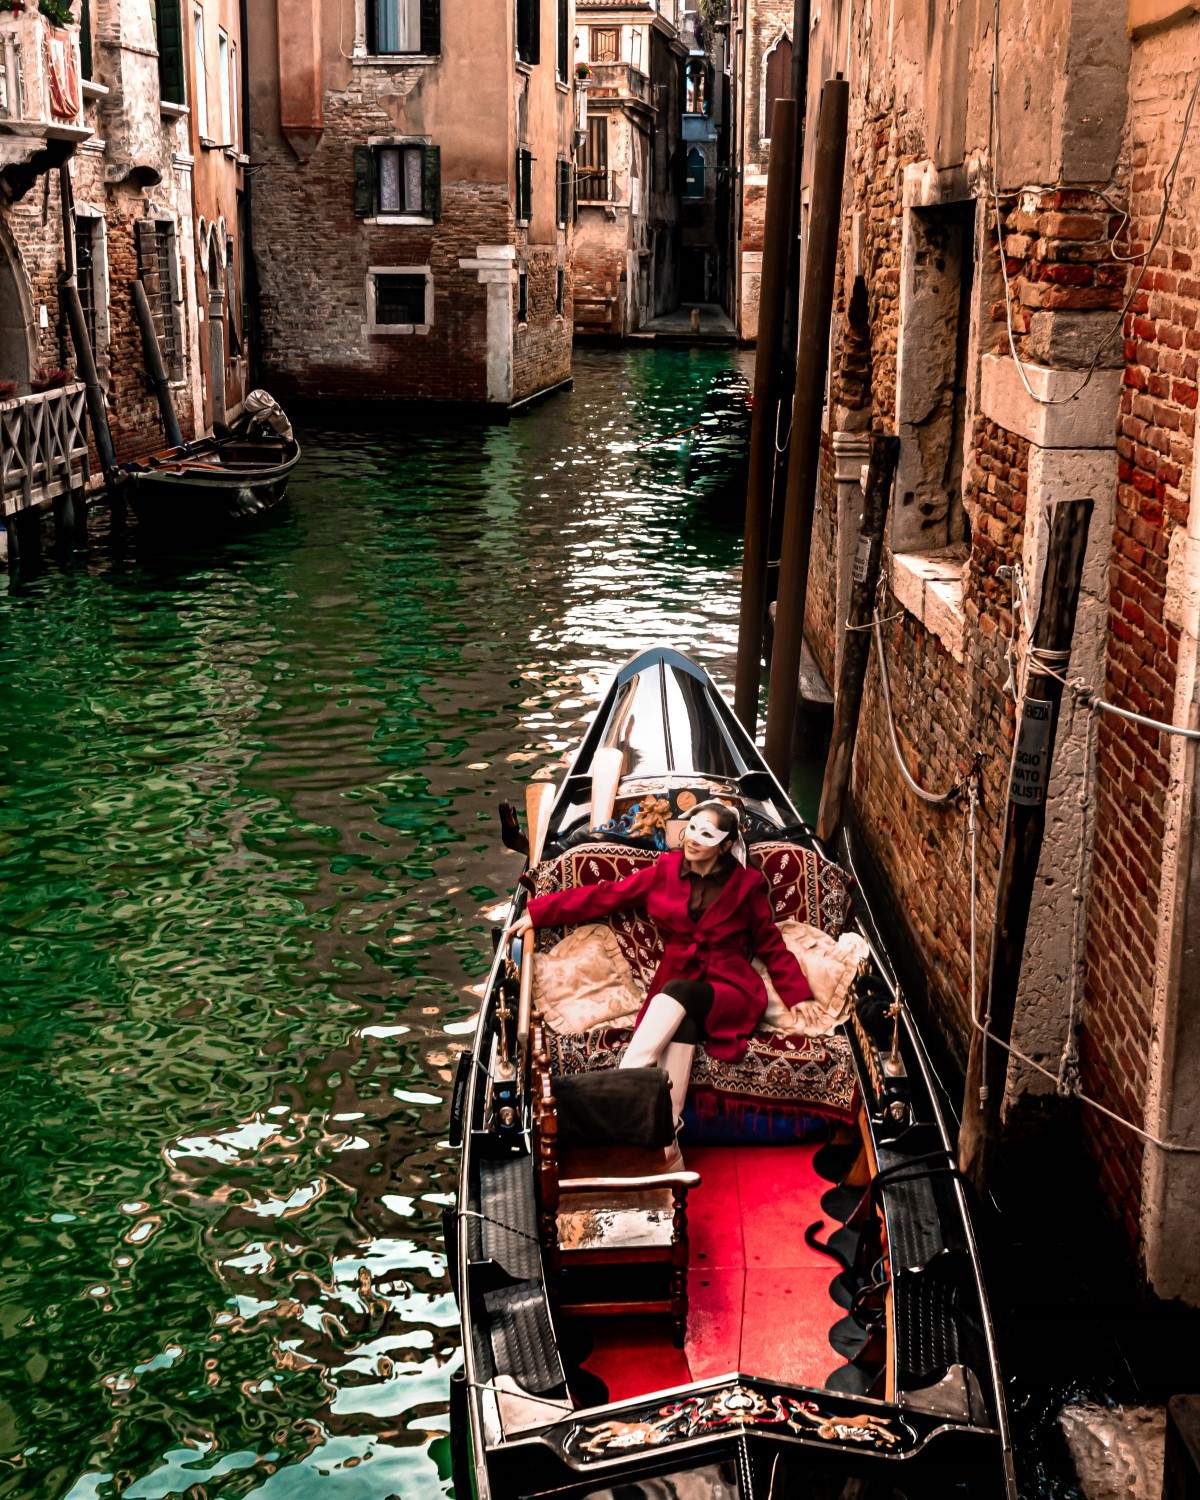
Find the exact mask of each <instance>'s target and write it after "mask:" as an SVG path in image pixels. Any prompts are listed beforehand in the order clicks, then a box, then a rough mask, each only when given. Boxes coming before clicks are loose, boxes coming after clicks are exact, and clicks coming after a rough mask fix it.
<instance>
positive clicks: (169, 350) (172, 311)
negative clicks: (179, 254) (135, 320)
mask: <svg viewBox="0 0 1200 1500" xmlns="http://www.w3.org/2000/svg"><path fill="white" fill-rule="evenodd" d="M154 254H155V259H156V261H157V265H158V289H159V305H160V309H161V312H162V330H163V359H164V360H165V362H166V366H167V369H168V370H169V371H170V372H171V374H172V375H173V376H174V375H176V373H177V372H178V371H180V370H181V369H182V367H183V360H182V355H181V349H180V341H179V309H178V308H177V307H176V306H175V226H174V225H173V224H168V223H166V222H165V221H163V220H159V221H158V223H156V224H155V226H154Z"/></svg>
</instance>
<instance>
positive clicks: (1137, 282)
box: [988, 0, 1200, 406]
mask: <svg viewBox="0 0 1200 1500" xmlns="http://www.w3.org/2000/svg"><path fill="white" fill-rule="evenodd" d="M1197 98H1200V73H1198V74H1197V76H1196V80H1195V82H1194V83H1193V85H1192V92H1191V96H1190V97H1189V99H1188V104H1187V110H1186V112H1185V113H1184V117H1183V129H1182V130H1181V132H1180V135H1179V145H1178V146H1177V147H1176V149H1175V155H1174V157H1173V158H1172V160H1171V164H1170V166H1169V167H1168V168H1167V170H1166V172H1165V173H1164V174H1163V180H1162V189H1163V201H1162V207H1161V208H1160V209H1159V214H1158V220H1157V222H1156V224H1155V226H1154V232H1153V234H1152V235H1151V237H1150V242H1149V244H1148V245H1147V246H1146V249H1145V251H1144V252H1143V253H1142V254H1141V255H1132V256H1120V255H1118V256H1116V259H1118V260H1122V261H1126V262H1127V263H1133V262H1136V261H1138V260H1140V261H1141V269H1140V270H1139V271H1138V274H1137V276H1136V278H1135V279H1134V283H1133V286H1132V287H1131V288H1130V289H1129V295H1128V296H1127V297H1126V298H1125V302H1124V304H1123V306H1122V308H1121V311H1120V312H1119V313H1118V315H1117V320H1116V322H1115V323H1114V324H1113V326H1112V327H1111V328H1110V329H1109V331H1108V333H1106V334H1105V336H1104V337H1103V338H1102V339H1101V341H1100V343H1099V344H1098V345H1097V346H1096V350H1095V352H1094V353H1093V355H1092V358H1091V360H1090V361H1089V363H1088V365H1087V368H1086V369H1085V370H1084V373H1083V378H1082V379H1081V380H1080V382H1079V384H1078V385H1077V386H1076V387H1075V389H1074V390H1073V391H1070V392H1069V393H1068V394H1067V395H1065V396H1042V395H1039V394H1038V392H1037V391H1035V390H1034V388H1033V386H1032V385H1031V384H1030V381H1029V376H1028V375H1027V374H1026V371H1025V365H1024V363H1023V362H1022V360H1021V356H1020V354H1019V352H1018V350H1017V336H1016V330H1015V329H1014V327H1013V314H1012V291H1011V285H1010V281H1009V275H1008V257H1007V255H1005V253H1004V223H1003V218H1002V215H1001V211H1000V188H999V181H1000V172H999V158H1000V0H994V5H993V10H992V88H991V116H990V129H989V137H990V139H989V143H988V150H989V156H990V163H989V166H990V171H989V176H990V179H991V182H990V187H991V196H992V202H993V205H994V212H995V220H996V243H997V249H998V250H999V253H1000V275H1001V278H1002V279H1003V282H1004V322H1005V326H1006V329H1007V332H1008V347H1009V350H1010V352H1011V353H1012V357H1013V362H1014V364H1015V365H1016V367H1017V374H1018V375H1019V376H1020V378H1021V384H1022V385H1023V386H1024V387H1025V392H1026V394H1027V395H1028V396H1029V398H1030V400H1032V401H1036V402H1037V404H1038V405H1039V406H1065V405H1067V404H1068V402H1071V401H1074V400H1075V398H1076V397H1077V396H1079V395H1081V394H1082V393H1083V392H1084V391H1085V390H1086V389H1087V387H1088V386H1089V385H1090V384H1091V381H1092V377H1093V376H1094V375H1095V373H1096V371H1097V369H1098V368H1099V365H1100V359H1101V356H1102V355H1103V353H1104V351H1105V350H1106V349H1107V348H1108V346H1109V345H1110V344H1111V343H1112V341H1113V340H1114V339H1115V338H1116V337H1117V335H1118V334H1120V333H1121V332H1122V330H1123V329H1124V327H1125V319H1126V317H1127V316H1128V315H1129V309H1130V308H1131V307H1132V306H1133V301H1134V298H1135V297H1136V296H1137V294H1138V292H1140V291H1141V289H1142V282H1143V281H1144V280H1145V278H1146V272H1147V270H1148V269H1149V267H1150V257H1151V256H1152V255H1153V254H1154V252H1155V250H1156V249H1157V248H1158V242H1159V240H1160V239H1161V238H1162V234H1163V230H1164V229H1165V227H1166V222H1167V213H1168V210H1169V209H1170V206H1171V197H1172V195H1173V193H1174V191H1175V177H1176V174H1177V172H1178V170H1179V163H1180V160H1181V158H1182V156H1183V148H1184V145H1185V143H1186V142H1187V138H1188V133H1189V131H1190V130H1191V125H1192V115H1193V114H1194V112H1195V109H1196V101H1197ZM1098 196H1101V197H1103V196H1104V195H1103V194H1100V195H1098ZM1106 201H1107V199H1106ZM1121 212H1124V213H1125V217H1126V220H1128V217H1129V215H1128V211H1127V210H1122V211H1121ZM1110 247H1111V241H1110Z"/></svg>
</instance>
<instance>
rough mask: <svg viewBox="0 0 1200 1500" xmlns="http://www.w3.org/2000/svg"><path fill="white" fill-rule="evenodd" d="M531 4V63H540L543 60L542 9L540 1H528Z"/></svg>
mask: <svg viewBox="0 0 1200 1500" xmlns="http://www.w3.org/2000/svg"><path fill="white" fill-rule="evenodd" d="M528 3H529V36H530V44H529V61H530V62H531V63H538V62H541V60H542V8H541V4H540V0H528Z"/></svg>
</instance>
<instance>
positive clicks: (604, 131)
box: [576, 115, 609, 203]
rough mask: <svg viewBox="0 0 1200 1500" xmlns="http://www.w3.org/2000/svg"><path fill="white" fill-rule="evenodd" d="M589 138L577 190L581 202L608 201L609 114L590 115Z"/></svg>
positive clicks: (584, 146)
mask: <svg viewBox="0 0 1200 1500" xmlns="http://www.w3.org/2000/svg"><path fill="white" fill-rule="evenodd" d="M587 124H588V129H587V139H586V140H585V141H584V144H583V151H582V152H581V154H580V162H579V171H578V173H577V174H576V192H577V193H578V196H579V201H580V202H581V203H606V202H607V201H608V197H609V190H608V116H607V115H589V116H588V122H587Z"/></svg>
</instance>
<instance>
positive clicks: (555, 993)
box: [533, 922, 643, 1035]
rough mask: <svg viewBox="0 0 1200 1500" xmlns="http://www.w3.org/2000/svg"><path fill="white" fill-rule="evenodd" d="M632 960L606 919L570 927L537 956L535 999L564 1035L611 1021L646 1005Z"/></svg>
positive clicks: (553, 1026)
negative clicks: (622, 948) (549, 947)
mask: <svg viewBox="0 0 1200 1500" xmlns="http://www.w3.org/2000/svg"><path fill="white" fill-rule="evenodd" d="M642 998H643V992H642V991H641V990H639V989H638V986H637V983H636V982H635V980H634V977H633V970H632V969H631V968H630V966H629V960H628V959H627V958H626V957H625V955H624V954H623V953H622V952H621V945H620V944H619V943H618V942H617V935H616V933H615V932H614V931H613V930H612V928H611V927H609V926H608V924H607V923H604V922H592V923H587V924H585V925H583V926H579V927H572V928H570V929H568V931H567V935H566V937H564V938H563V940H562V941H561V942H560V943H555V945H554V947H553V948H551V949H550V951H549V952H548V953H535V954H534V959H533V1003H534V1005H535V1006H536V1007H537V1009H538V1011H539V1012H540V1013H541V1014H542V1016H544V1017H545V1021H546V1025H547V1026H548V1027H549V1028H550V1030H551V1031H555V1032H558V1033H559V1034H560V1035H569V1034H577V1033H579V1032H581V1031H590V1030H591V1028H592V1027H593V1026H604V1025H610V1026H611V1025H612V1024H613V1022H614V1021H618V1020H620V1019H622V1018H623V1017H628V1016H635V1015H636V1014H637V1012H638V1011H639V1010H640V1009H641V1005H642Z"/></svg>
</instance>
